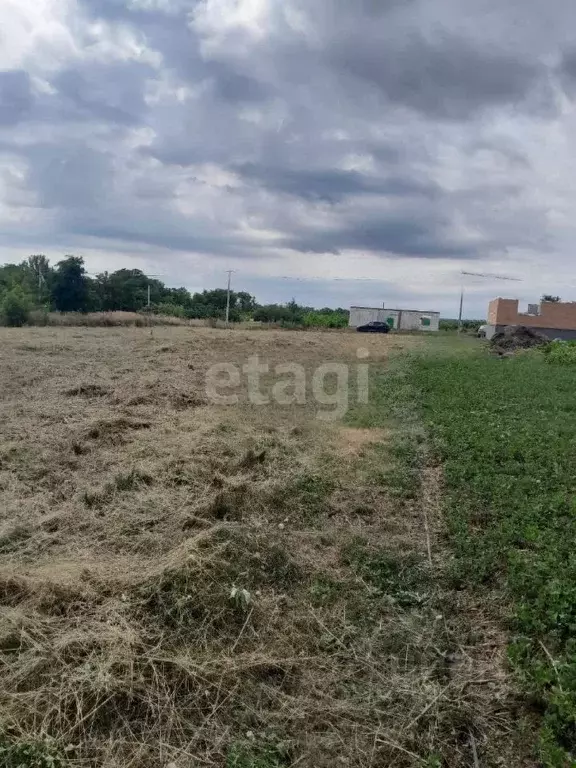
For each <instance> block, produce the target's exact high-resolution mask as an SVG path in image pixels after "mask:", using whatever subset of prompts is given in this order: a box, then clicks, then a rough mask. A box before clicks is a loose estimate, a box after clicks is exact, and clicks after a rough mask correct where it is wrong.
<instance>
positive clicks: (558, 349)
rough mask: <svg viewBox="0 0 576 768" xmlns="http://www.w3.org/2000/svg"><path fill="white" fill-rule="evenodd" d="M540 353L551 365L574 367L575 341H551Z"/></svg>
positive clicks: (575, 357)
mask: <svg viewBox="0 0 576 768" xmlns="http://www.w3.org/2000/svg"><path fill="white" fill-rule="evenodd" d="M542 351H543V354H544V356H545V358H546V362H548V363H551V364H552V365H576V341H552V342H551V343H550V344H548V345H547V346H546V347H544V348H543V350H542Z"/></svg>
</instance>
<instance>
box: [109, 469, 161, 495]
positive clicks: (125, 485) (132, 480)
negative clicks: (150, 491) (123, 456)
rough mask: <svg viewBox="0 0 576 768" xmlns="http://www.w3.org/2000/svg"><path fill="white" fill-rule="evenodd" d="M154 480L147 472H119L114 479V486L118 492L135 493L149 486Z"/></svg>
mask: <svg viewBox="0 0 576 768" xmlns="http://www.w3.org/2000/svg"><path fill="white" fill-rule="evenodd" d="M153 482H154V478H153V477H152V476H151V475H149V474H148V473H147V472H142V471H140V470H138V469H131V470H130V472H119V473H118V474H117V475H116V477H115V478H114V486H115V488H116V490H117V491H121V492H122V491H133V490H135V489H137V488H140V487H141V486H149V485H152V484H153Z"/></svg>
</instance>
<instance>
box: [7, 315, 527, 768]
mask: <svg viewBox="0 0 576 768" xmlns="http://www.w3.org/2000/svg"><path fill="white" fill-rule="evenodd" d="M413 343H417V341H414V340H412V339H405V340H398V339H397V338H385V337H380V336H377V337H367V338H364V337H358V336H356V335H355V334H350V333H346V332H344V333H303V332H283V331H239V330H235V331H226V330H210V329H190V328H159V329H154V332H153V336H151V335H150V332H149V331H148V330H146V329H128V328H127V329H82V330H79V329H77V328H64V329H57V330H55V329H52V328H44V329H23V330H7V329H1V330H0V351H1V357H2V366H1V373H0V376H1V380H2V383H1V386H2V389H1V392H2V399H1V406H0V429H1V432H2V445H1V447H0V488H1V492H2V514H1V517H0V558H1V559H0V662H1V664H0V729H1V730H2V731H3V732H4V733H5V734H6V738H7V739H8V740H9V741H10V743H18V742H26V743H29V742H32V741H36V740H45V739H46V737H52V738H55V739H56V740H57V748H58V749H63V748H65V752H64V753H63V754H64V758H65V759H66V761H69V762H70V763H71V764H72V765H76V766H92V765H94V766H96V765H105V766H118V767H119V766H151V767H152V766H154V767H155V768H156V767H157V766H169V765H170V766H171V768H173V767H174V766H176V768H184V767H186V768H188V767H189V766H222V767H223V768H224V767H226V768H287V767H288V766H303V767H305V768H324V766H325V767H326V768H333V766H335V765H343V766H352V767H354V766H358V768H360V767H362V768H364V767H366V768H368V766H370V767H376V768H377V767H379V766H381V767H382V768H383V767H384V766H397V767H398V766H399V767H400V768H401V767H402V766H419V765H424V766H435V765H439V764H440V763H438V762H434V761H435V760H436V759H437V756H438V755H440V756H441V757H442V758H443V759H446V760H447V762H446V763H445V764H446V765H454V766H459V765H462V766H464V765H470V764H471V763H470V749H469V734H470V728H471V727H472V726H471V724H473V723H474V721H475V718H476V716H477V711H478V710H479V709H482V708H485V706H486V703H485V701H484V700H483V699H482V698H481V697H479V696H478V695H477V691H478V689H477V688H475V687H474V683H475V681H477V680H481V679H482V678H483V677H487V673H486V666H485V665H484V666H483V665H482V663H480V664H476V663H475V662H473V661H472V656H473V654H472V651H469V652H468V651H467V652H466V655H465V656H462V658H461V660H460V661H459V662H458V663H459V669H460V671H459V672H458V674H460V675H461V677H460V678H459V682H458V685H457V686H456V689H454V680H453V679H452V677H453V674H454V673H453V669H452V667H454V666H456V663H454V664H453V663H452V661H451V657H449V655H448V654H449V651H450V649H451V648H452V647H453V645H454V643H455V642H456V641H455V640H454V632H452V631H451V632H450V633H449V632H448V625H447V622H449V621H450V620H449V619H445V618H444V617H443V616H442V615H438V608H437V606H436V603H435V602H434V601H435V599H436V598H435V596H434V595H433V594H432V593H433V592H434V590H435V587H434V586H433V584H432V581H431V578H430V576H431V574H430V572H429V570H428V569H429V564H428V559H427V558H428V555H427V553H428V543H429V539H428V537H427V535H426V529H425V526H424V525H423V517H422V510H421V508H420V507H419V504H418V503H416V502H415V501H414V500H412V501H409V502H405V501H402V500H398V499H393V498H391V497H390V494H389V492H388V491H387V490H386V489H385V488H384V487H383V484H382V477H383V473H384V472H385V471H387V467H388V465H389V463H390V459H389V457H388V450H387V444H388V440H389V438H390V435H389V434H388V432H387V431H378V432H377V437H376V438H375V439H374V436H373V435H371V434H370V433H369V432H370V431H369V430H354V431H352V430H351V429H350V427H346V426H343V425H342V424H340V423H324V422H320V421H318V420H316V419H315V410H316V407H317V406H316V404H315V403H314V402H313V401H312V399H311V398H310V399H308V401H307V403H306V405H302V406H292V407H287V406H284V407H283V406H278V405H276V404H274V403H272V404H270V405H268V406H253V405H251V404H250V403H248V402H247V399H246V397H245V392H244V394H243V396H242V397H241V402H240V404H239V405H238V406H234V407H232V406H229V407H226V406H216V405H213V404H211V403H210V402H209V401H208V400H207V398H206V393H205V390H204V382H205V373H206V370H207V368H208V367H209V366H210V365H211V364H213V363H219V362H227V363H230V362H232V363H236V364H239V365H241V364H243V363H244V362H245V361H246V360H247V358H248V357H249V356H251V355H255V354H258V355H259V356H260V358H261V360H262V361H265V362H267V363H269V364H270V365H271V367H274V366H275V365H276V364H278V363H288V362H295V363H300V364H302V365H304V366H305V367H306V369H307V371H308V372H309V373H310V372H312V371H313V369H314V368H315V367H316V366H318V365H319V364H321V363H324V362H328V361H338V362H344V363H350V364H352V365H355V364H356V362H357V357H356V352H357V349H358V347H359V346H361V347H363V348H365V349H368V351H369V353H370V356H369V360H370V361H372V362H374V363H377V364H382V363H384V362H385V361H386V359H387V357H388V355H389V353H390V351H391V350H393V349H398V348H400V347H401V346H402V345H406V344H413ZM266 383H267V385H268V386H270V385H271V384H272V383H273V380H272V377H269V378H268V379H267V381H266ZM434 528H435V522H434V521H431V523H430V529H431V531H432V533H431V535H434ZM470 642H471V643H472V642H473V641H472V640H471V641H470ZM459 659H460V657H459ZM488 668H490V669H491V665H490V664H488ZM451 676H452V677H451ZM481 685H482V690H483V691H485V690H487V691H488V695H489V696H490V688H489V682H488V683H486V684H484V683H483V681H481ZM464 688H465V691H464V693H463V692H462V691H463V689H464ZM498 690H500V689H499V688H498ZM469 691H470V693H469ZM495 695H496V694H492V698H494V696H495ZM498 716H499V715H498V704H497V702H496V714H495V715H494V717H492V719H489V721H488V726H489V728H492V729H493V730H494V731H495V732H496V733H497V734H498V732H499V731H498V729H499V725H498ZM505 727H506V723H504V725H503V726H502V729H504V730H505ZM502 729H500V730H502ZM55 748H56V747H55ZM507 764H508V765H511V764H512V762H510V761H509V762H508V763H507Z"/></svg>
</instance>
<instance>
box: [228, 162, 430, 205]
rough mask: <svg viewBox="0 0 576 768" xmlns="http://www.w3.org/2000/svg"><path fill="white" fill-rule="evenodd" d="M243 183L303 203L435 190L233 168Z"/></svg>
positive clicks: (399, 181)
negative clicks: (355, 196)
mask: <svg viewBox="0 0 576 768" xmlns="http://www.w3.org/2000/svg"><path fill="white" fill-rule="evenodd" d="M232 167H233V170H234V171H236V172H237V173H239V174H240V175H241V176H242V177H243V178H244V179H247V180H249V181H251V182H255V183H257V184H260V185H262V187H265V188H266V189H268V190H271V191H273V192H281V193H285V194H288V195H293V196H295V197H300V198H302V199H304V200H319V201H324V202H328V203H336V202H339V201H341V200H343V199H344V198H346V197H350V196H353V195H368V194H372V195H389V196H392V197H395V196H399V197H402V196H414V195H422V196H424V197H430V196H432V195H434V194H436V192H438V191H439V190H438V188H437V187H436V185H434V184H431V183H427V184H426V183H422V182H417V181H413V180H411V179H410V178H409V176H408V175H406V176H405V177H394V176H390V177H388V178H383V177H381V176H379V175H378V176H372V177H371V176H367V175H366V174H362V173H358V172H357V171H341V170H331V169H328V168H321V169H318V170H293V169H291V168H276V167H274V166H264V165H256V164H254V163H245V164H244V165H239V166H232Z"/></svg>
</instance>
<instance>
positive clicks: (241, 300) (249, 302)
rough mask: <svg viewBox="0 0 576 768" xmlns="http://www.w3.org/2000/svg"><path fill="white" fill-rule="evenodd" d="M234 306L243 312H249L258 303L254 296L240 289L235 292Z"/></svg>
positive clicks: (252, 310)
mask: <svg viewBox="0 0 576 768" xmlns="http://www.w3.org/2000/svg"><path fill="white" fill-rule="evenodd" d="M236 306H237V308H238V310H239V311H240V312H242V313H243V314H249V313H251V312H254V310H255V309H256V307H257V306H258V305H257V303H256V299H255V298H254V296H251V295H250V294H249V293H246V291H240V292H239V293H237V294H236Z"/></svg>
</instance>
